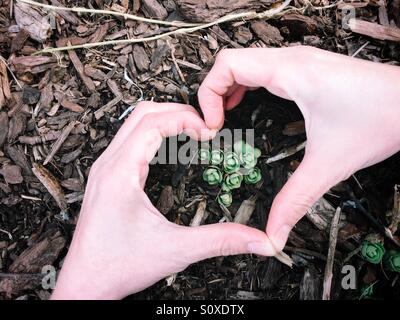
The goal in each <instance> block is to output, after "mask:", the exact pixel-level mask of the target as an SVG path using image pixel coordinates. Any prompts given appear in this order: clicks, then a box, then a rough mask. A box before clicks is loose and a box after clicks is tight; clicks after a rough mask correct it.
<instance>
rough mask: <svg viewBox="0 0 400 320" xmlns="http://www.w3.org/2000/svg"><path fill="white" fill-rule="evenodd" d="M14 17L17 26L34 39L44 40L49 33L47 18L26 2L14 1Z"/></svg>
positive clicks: (49, 27)
mask: <svg viewBox="0 0 400 320" xmlns="http://www.w3.org/2000/svg"><path fill="white" fill-rule="evenodd" d="M14 18H15V21H16V22H17V24H18V26H19V27H20V28H21V29H25V30H26V31H27V32H28V33H29V35H30V37H31V38H32V39H34V40H36V41H39V42H44V41H45V40H46V39H47V38H48V37H49V36H50V34H51V26H50V24H49V23H48V21H47V19H45V17H43V16H42V15H41V14H40V13H39V11H37V10H36V9H35V8H33V7H32V6H30V5H28V4H26V3H22V2H15V3H14Z"/></svg>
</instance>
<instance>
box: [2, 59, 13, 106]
mask: <svg viewBox="0 0 400 320" xmlns="http://www.w3.org/2000/svg"><path fill="white" fill-rule="evenodd" d="M9 99H11V91H10V82H9V81H8V75H7V67H6V63H5V62H4V61H3V60H2V59H0V109H1V107H3V106H4V105H5V104H6V101H7V100H9Z"/></svg>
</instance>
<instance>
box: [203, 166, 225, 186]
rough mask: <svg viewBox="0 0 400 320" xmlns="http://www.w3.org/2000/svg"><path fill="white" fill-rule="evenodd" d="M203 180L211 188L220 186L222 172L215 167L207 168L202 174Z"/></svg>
mask: <svg viewBox="0 0 400 320" xmlns="http://www.w3.org/2000/svg"><path fill="white" fill-rule="evenodd" d="M203 180H204V181H205V182H207V183H208V184H209V185H211V186H214V185H217V184H220V183H221V182H222V172H221V170H220V169H218V168H217V167H214V166H211V167H208V168H207V169H205V170H204V172H203Z"/></svg>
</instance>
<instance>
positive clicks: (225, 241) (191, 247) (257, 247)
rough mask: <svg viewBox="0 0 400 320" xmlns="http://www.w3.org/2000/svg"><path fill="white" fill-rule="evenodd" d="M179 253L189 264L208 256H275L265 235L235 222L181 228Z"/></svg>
mask: <svg viewBox="0 0 400 320" xmlns="http://www.w3.org/2000/svg"><path fill="white" fill-rule="evenodd" d="M179 237H180V239H181V244H182V246H183V247H184V248H182V247H181V250H180V251H181V252H185V253H186V255H187V260H189V263H193V262H196V261H200V260H204V259H208V258H211V257H218V256H228V255H235V254H245V253H254V254H259V255H265V256H273V255H275V253H276V252H275V249H274V247H273V245H272V244H271V242H270V241H269V239H268V237H267V236H266V234H265V233H264V232H262V231H260V230H257V229H254V228H250V227H247V226H244V225H241V224H237V223H218V224H211V225H204V226H200V227H185V228H181V229H180V235H179Z"/></svg>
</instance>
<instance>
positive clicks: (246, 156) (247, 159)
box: [239, 151, 257, 169]
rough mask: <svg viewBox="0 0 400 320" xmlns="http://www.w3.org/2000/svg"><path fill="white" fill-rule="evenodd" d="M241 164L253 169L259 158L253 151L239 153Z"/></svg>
mask: <svg viewBox="0 0 400 320" xmlns="http://www.w3.org/2000/svg"><path fill="white" fill-rule="evenodd" d="M239 159H240V163H241V165H242V166H243V167H244V168H246V169H252V168H254V167H255V166H256V165H257V158H256V156H255V154H254V152H253V151H249V152H246V153H242V154H240V155H239Z"/></svg>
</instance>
